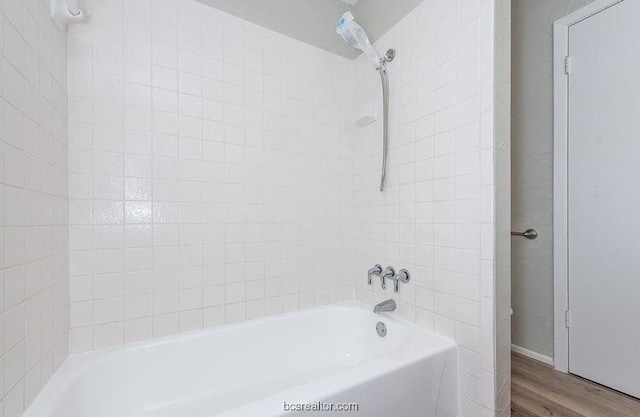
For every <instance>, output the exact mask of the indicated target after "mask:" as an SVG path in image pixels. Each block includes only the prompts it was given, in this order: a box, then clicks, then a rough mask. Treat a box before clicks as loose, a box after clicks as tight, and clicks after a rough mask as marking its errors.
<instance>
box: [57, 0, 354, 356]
mask: <svg viewBox="0 0 640 417" xmlns="http://www.w3.org/2000/svg"><path fill="white" fill-rule="evenodd" d="M118 5H119V6H120V7H118ZM123 6H124V7H123ZM87 8H88V12H89V13H90V14H91V23H90V24H88V25H77V26H73V27H71V28H70V31H69V95H70V98H69V108H70V121H69V125H70V128H69V129H70V131H69V132H70V149H69V189H70V219H69V220H70V250H71V265H70V269H71V351H72V352H82V351H86V350H92V349H99V348H104V347H108V346H113V345H119V344H122V343H127V342H133V341H137V340H141V339H148V338H151V337H158V336H166V335H170V334H174V333H177V332H184V331H189V330H195V329H200V328H203V327H211V326H215V325H220V324H224V323H231V322H236V321H240V320H245V319H251V318H256V317H261V316H264V315H270V314H275V313H280V312H283V311H290V310H296V309H299V308H304V307H309V306H313V305H318V304H326V303H331V302H336V301H340V300H344V299H350V298H352V294H353V290H352V283H351V280H350V275H349V273H348V271H349V269H348V268H347V267H346V266H345V265H346V261H347V257H346V256H345V255H346V250H345V248H344V247H343V246H344V242H345V239H344V238H345V236H346V235H345V231H344V225H345V222H344V220H345V216H346V215H347V214H348V212H347V209H348V207H349V205H350V201H351V200H350V193H349V191H350V189H351V187H350V184H351V176H350V174H351V164H350V160H351V147H350V136H349V134H348V130H347V129H346V126H347V125H348V124H350V123H352V121H351V119H350V118H349V117H348V115H349V110H350V108H351V107H350V105H351V101H350V97H351V96H352V94H351V93H350V90H351V68H352V63H351V61H349V60H347V59H344V58H341V57H337V56H335V55H333V54H330V53H328V52H324V51H321V50H319V49H316V48H313V47H311V46H308V45H306V44H303V43H300V42H297V41H294V40H291V39H288V38H285V37H283V36H281V35H278V34H276V33H274V32H271V31H268V30H265V29H262V28H260V27H257V26H255V25H253V24H250V23H247V22H244V21H242V20H240V19H238V18H235V17H231V16H229V15H226V14H223V13H220V12H218V11H216V10H215V9H213V8H210V7H207V6H204V5H202V4H200V3H197V2H195V1H182V2H178V1H176V0H154V1H145V2H141V1H125V2H120V3H118V2H103V1H93V2H91V3H89V4H87Z"/></svg>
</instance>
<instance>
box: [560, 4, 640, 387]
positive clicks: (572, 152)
mask: <svg viewBox="0 0 640 417" xmlns="http://www.w3.org/2000/svg"><path fill="white" fill-rule="evenodd" d="M569 56H570V71H569V72H570V74H569V76H568V77H569V103H568V106H569V115H568V116H569V119H568V120H569V124H568V126H569V132H568V138H569V141H568V155H569V156H568V158H569V160H568V163H569V165H568V248H569V258H568V259H569V309H570V312H571V313H570V314H571V324H570V327H569V372H571V373H573V374H576V375H580V376H582V377H584V378H587V379H590V380H592V381H595V382H598V383H600V384H603V385H606V386H609V387H611V388H613V389H616V390H619V391H622V392H625V393H627V394H630V395H633V396H635V397H640V0H624V1H622V2H621V3H618V4H616V5H614V6H611V7H609V8H608V9H605V10H604V11H602V12H599V13H597V14H595V15H593V16H591V17H589V18H587V19H585V20H583V21H581V22H579V23H577V24H575V25H573V26H571V27H570V28H569Z"/></svg>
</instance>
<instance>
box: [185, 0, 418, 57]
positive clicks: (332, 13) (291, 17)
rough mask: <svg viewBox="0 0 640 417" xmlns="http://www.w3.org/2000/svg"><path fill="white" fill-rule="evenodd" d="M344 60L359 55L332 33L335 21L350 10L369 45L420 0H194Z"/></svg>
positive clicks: (334, 31)
mask: <svg viewBox="0 0 640 417" xmlns="http://www.w3.org/2000/svg"><path fill="white" fill-rule="evenodd" d="M198 1H200V2H201V3H204V4H207V5H209V6H212V7H215V8H216V9H219V10H222V11H223V12H226V13H229V14H232V15H235V16H238V17H240V18H242V19H245V20H248V21H250V22H253V23H255V24H257V25H260V26H263V27H266V28H268V29H271V30H273V31H276V32H279V33H282V34H283V35H286V36H289V37H292V38H294V39H297V40H299V41H302V42H305V43H308V44H310V45H314V46H316V47H318V48H322V49H324V50H327V51H329V52H332V53H334V54H337V55H340V56H343V57H345V58H350V59H353V58H355V57H356V56H358V55H359V54H360V51H356V50H354V49H353V48H351V47H350V46H348V45H347V44H345V43H344V41H343V40H342V39H341V38H340V37H339V36H338V35H337V34H336V29H335V27H336V22H337V21H338V18H339V17H340V16H342V14H343V13H344V12H346V11H347V10H351V12H352V13H353V15H354V16H355V18H356V21H357V22H358V23H360V25H361V26H362V27H364V28H365V30H366V31H367V33H368V35H369V38H370V40H371V42H372V43H373V42H375V41H376V40H378V39H379V38H380V37H381V36H382V35H383V34H384V33H386V32H387V31H388V30H389V29H391V28H392V27H393V26H394V25H395V24H396V23H398V22H399V21H400V20H401V19H402V18H403V17H404V16H406V15H407V13H409V12H410V11H411V10H413V9H414V8H415V7H416V6H417V5H418V4H419V3H421V2H422V0H393V1H391V0H198Z"/></svg>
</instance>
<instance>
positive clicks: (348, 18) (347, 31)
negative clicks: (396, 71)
mask: <svg viewBox="0 0 640 417" xmlns="http://www.w3.org/2000/svg"><path fill="white" fill-rule="evenodd" d="M336 32H338V35H340V36H342V38H343V39H344V40H345V41H346V42H347V43H348V44H349V45H351V46H353V47H354V48H358V49H360V50H362V51H363V52H364V53H365V54H366V55H367V56H368V57H369V59H370V60H371V62H372V63H373V66H374V67H375V68H376V69H379V68H380V66H381V65H382V63H381V61H380V57H378V54H377V53H376V50H375V49H373V46H372V45H371V42H370V41H369V37H368V36H367V33H366V32H365V31H364V29H363V28H362V26H360V25H359V24H357V23H356V21H355V20H354V18H353V14H351V12H346V13H345V14H343V15H342V17H341V18H340V20H338V24H337V25H336Z"/></svg>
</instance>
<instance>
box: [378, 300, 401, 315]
mask: <svg viewBox="0 0 640 417" xmlns="http://www.w3.org/2000/svg"><path fill="white" fill-rule="evenodd" d="M395 310H396V302H395V301H393V300H391V299H389V300H386V301H383V302H381V303H379V304H376V306H375V307H373V312H374V313H382V312H383V311H395Z"/></svg>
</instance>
